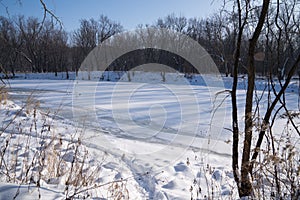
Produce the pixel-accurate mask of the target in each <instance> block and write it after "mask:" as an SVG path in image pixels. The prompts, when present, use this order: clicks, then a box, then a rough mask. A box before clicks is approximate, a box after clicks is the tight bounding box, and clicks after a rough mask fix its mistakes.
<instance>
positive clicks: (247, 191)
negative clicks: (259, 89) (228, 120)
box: [240, 0, 270, 197]
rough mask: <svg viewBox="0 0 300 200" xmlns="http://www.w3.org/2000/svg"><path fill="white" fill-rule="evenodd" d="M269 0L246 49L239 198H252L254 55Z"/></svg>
mask: <svg viewBox="0 0 300 200" xmlns="http://www.w3.org/2000/svg"><path fill="white" fill-rule="evenodd" d="M269 4H270V0H264V1H263V5H262V9H261V12H260V16H259V20H258V23H257V26H256V27H255V30H254V33H253V36H252V38H251V39H250V40H249V49H248V64H247V65H248V66H247V67H248V68H247V70H248V84H247V94H246V106H245V139H244V147H243V157H242V168H241V191H240V196H241V197H245V196H252V193H253V188H252V183H251V179H250V173H251V167H250V153H251V142H252V128H253V116H252V107H253V93H254V86H255V67H254V54H255V47H256V43H257V40H258V38H259V36H260V33H261V30H262V28H263V25H264V21H265V18H266V15H267V13H268V9H269Z"/></svg>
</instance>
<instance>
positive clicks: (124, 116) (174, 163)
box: [0, 72, 299, 199]
mask: <svg viewBox="0 0 300 200" xmlns="http://www.w3.org/2000/svg"><path fill="white" fill-rule="evenodd" d="M91 75H92V76H91ZM64 76H65V75H64V74H63V73H61V74H60V73H59V74H58V76H57V77H55V76H54V74H26V75H25V74H19V75H18V78H17V79H11V80H8V82H9V89H8V91H9V99H10V100H9V101H6V102H2V103H1V112H0V118H1V121H2V124H1V133H2V132H3V131H4V132H3V133H2V134H1V143H2V144H4V143H5V139H7V138H9V137H12V139H11V141H12V144H14V145H15V146H17V147H18V148H19V149H18V152H19V153H21V152H22V153H28V154H30V156H32V155H34V153H36V152H38V149H39V148H40V147H41V143H47V144H50V143H51V144H52V142H51V141H54V146H51V145H50V147H51V148H54V147H55V145H58V143H59V141H62V142H61V144H60V147H59V149H57V150H56V151H58V152H65V153H64V154H63V155H64V157H63V159H64V161H65V162H66V165H65V168H64V170H65V171H66V173H65V174H64V175H62V176H59V177H57V178H56V179H47V178H46V175H47V174H49V173H50V172H49V171H51V170H50V169H43V173H44V174H46V175H45V176H43V178H42V180H41V186H40V187H37V186H36V184H34V183H32V180H28V181H27V182H22V181H21V180H22V179H21V178H19V179H17V180H18V181H15V182H14V183H7V182H8V181H7V180H6V179H5V176H4V175H1V176H2V178H1V183H0V199H11V198H12V197H14V196H15V195H16V194H18V195H17V198H18V199H36V198H37V197H38V195H39V194H40V195H41V198H42V199H64V198H66V197H67V195H68V194H66V189H65V182H66V179H67V178H68V173H67V171H69V170H70V167H71V163H72V158H73V157H74V156H72V155H74V153H75V152H74V149H70V145H71V146H72V145H73V146H76V145H78V138H80V141H81V142H80V149H81V150H80V153H79V157H83V156H84V155H85V152H88V158H87V159H86V160H85V161H84V162H85V164H84V169H86V171H87V172H86V174H85V175H87V174H88V173H92V171H93V170H94V171H95V169H96V168H97V167H100V168H101V170H99V173H98V174H96V175H97V178H96V177H95V178H94V179H93V180H94V182H95V184H98V185H100V186H101V185H103V186H101V187H100V186H99V188H96V189H95V188H93V189H91V190H90V191H89V195H92V196H94V197H98V198H99V199H102V198H103V199H113V194H112V193H113V192H116V190H117V189H115V190H114V191H111V188H115V187H116V185H114V182H113V181H120V182H117V184H118V187H117V188H119V189H120V190H122V192H121V193H122V195H123V196H124V197H128V198H129V199H191V197H193V198H198V199H206V198H209V197H210V198H215V199H219V198H223V199H226V198H233V199H236V198H237V190H236V187H235V183H234V180H233V174H232V172H231V142H230V140H231V137H232V136H231V132H230V131H229V130H228V129H230V128H231V120H229V119H231V105H230V98H229V97H228V95H229V93H228V92H226V89H230V87H231V82H232V79H231V78H230V77H218V76H216V75H202V76H200V75H193V76H189V77H185V76H184V75H183V74H165V75H163V74H161V73H146V74H145V73H139V72H135V74H132V72H131V74H130V75H128V74H126V73H120V72H105V73H104V74H103V73H102V72H93V73H90V74H88V73H85V74H84V73H82V74H80V76H79V78H78V79H75V75H74V74H72V73H71V75H70V77H71V79H72V80H63V78H64ZM163 76H164V78H163ZM129 77H130V78H129ZM108 78H109V80H110V81H107V79H108ZM89 79H90V80H89ZM129 79H130V81H129ZM220 83H221V84H220ZM245 86H246V79H245V78H240V80H239V87H238V88H239V90H238V93H237V95H238V107H239V112H240V113H239V118H240V120H242V119H243V112H244V110H243V106H244V100H245ZM256 87H257V89H258V92H257V98H259V97H260V95H262V94H264V91H263V90H264V89H265V88H266V81H265V80H263V79H261V80H258V81H257V84H256ZM275 87H279V86H278V84H277V85H276V86H275ZM29 97H30V98H29ZM286 101H287V106H288V107H289V108H290V109H291V110H297V107H298V81H293V82H292V83H291V84H290V86H289V88H288V90H287V94H286ZM28 102H30V103H29V105H31V106H32V107H31V108H28V107H26V105H28ZM261 102H263V103H262V104H261V105H260V108H261V112H263V111H264V110H265V109H266V103H267V100H266V97H265V96H263V101H261ZM11 121H13V123H14V125H11V124H10V123H11ZM281 121H282V122H280V123H278V125H277V126H278V127H277V129H278V130H281V129H283V124H284V123H285V121H284V120H283V119H281ZM18 125H19V127H20V125H21V127H22V131H20V130H15V127H18ZM33 125H34V126H36V127H32V126H33ZM45 125H47V126H45ZM6 127H8V128H6ZM45 127H51V128H49V129H47V130H44V129H45ZM240 128H241V130H242V127H240ZM43 130H44V131H43ZM15 132H18V133H19V134H20V137H15V134H12V133H15ZM21 132H22V134H21ZM28 135H30V136H32V137H28ZM46 136H47V137H46ZM28 138H30V139H29V140H30V141H29V140H28ZM53 138H55V139H53ZM20 140H21V141H28V142H30V148H29V150H28V149H26V145H25V143H22V142H20ZM298 142H299V140H296V141H295V144H297V143H298ZM296 146H297V145H296ZM11 151H13V150H11ZM56 151H54V149H49V151H48V150H47V152H48V153H49V155H50V154H51V153H53V152H56ZM68 155H69V156H68ZM30 156H29V157H30ZM25 157H26V156H25ZM21 158H22V157H21ZM21 158H20V159H21ZM20 163H24V161H21V160H20ZM47 170H48V171H47ZM16 172H17V173H16V175H15V176H16V177H18V176H19V177H20V176H22V173H23V172H22V167H21V166H19V167H17V169H16ZM32 177H33V181H36V180H35V179H36V178H37V177H38V175H36V174H32ZM10 182H11V181H10ZM122 183H123V185H122ZM83 188H84V187H83ZM86 188H88V186H86ZM75 189H76V188H75ZM70 191H74V190H70ZM109 191H111V192H109ZM69 194H70V193H69ZM86 194H87V193H82V194H81V195H86ZM77 198H79V199H80V198H83V196H80V195H79V196H77Z"/></svg>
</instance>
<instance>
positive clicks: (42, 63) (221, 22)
mask: <svg viewBox="0 0 300 200" xmlns="http://www.w3.org/2000/svg"><path fill="white" fill-rule="evenodd" d="M293 2H296V1H292V0H290V1H289V0H287V1H284V2H283V3H281V4H278V5H274V6H273V7H272V6H271V8H270V9H269V11H268V14H267V19H266V23H265V24H264V26H263V29H262V34H261V35H260V37H259V39H258V42H257V47H256V52H255V66H256V71H257V73H259V74H261V75H264V76H265V75H268V74H269V73H272V74H275V75H277V76H278V77H279V78H283V77H284V75H285V73H286V72H287V71H288V69H289V68H290V67H291V65H292V63H294V60H295V57H296V55H298V54H299V52H300V48H299V47H300V37H299V29H300V28H299V27H300V13H299V12H297V11H296V10H297V9H296V3H293ZM277 6H278V7H279V9H278V8H277ZM251 9H253V10H254V12H251V13H257V15H255V14H253V15H252V16H251V18H249V19H251V21H248V22H247V24H246V26H245V31H244V32H243V35H242V37H241V46H240V58H239V66H240V69H239V73H246V72H247V70H246V67H245V66H246V64H247V47H248V44H249V34H248V33H251V31H252V30H253V26H254V24H255V23H256V21H257V20H258V17H259V16H258V14H259V10H260V9H261V8H260V7H259V6H257V7H253V8H251ZM298 9H299V8H298ZM255 10H256V12H255ZM275 10H277V11H278V12H274V11H275ZM238 19H239V18H238V13H236V11H235V9H233V10H232V11H230V10H221V11H220V12H219V13H216V14H213V15H211V16H210V17H208V18H205V19H197V18H190V19H187V18H186V17H184V16H176V15H174V14H170V15H168V16H166V17H165V18H159V19H158V20H157V21H156V22H155V23H154V24H152V25H139V26H138V27H137V28H138V29H139V28H147V27H155V28H166V29H171V30H174V31H176V32H179V33H183V34H186V35H188V36H190V37H191V38H193V39H194V40H196V41H197V42H198V43H199V44H200V45H202V46H203V47H204V48H205V49H206V50H207V51H208V53H209V54H210V55H211V57H212V58H213V60H214V61H215V63H216V64H217V66H218V68H219V70H220V72H222V73H225V74H226V75H232V69H233V65H234V55H235V50H236V48H235V47H236V41H237V37H238V24H239V22H238ZM122 31H124V28H123V26H122V25H121V24H119V23H117V22H115V21H112V20H111V19H109V18H108V17H107V16H104V15H101V16H100V17H99V18H98V19H93V18H92V19H89V20H87V19H82V20H80V26H79V28H78V29H77V30H75V31H74V32H70V33H67V32H66V31H64V30H63V29H62V27H61V26H60V25H59V24H55V23H53V22H52V21H50V20H48V21H47V20H46V21H45V22H44V23H43V25H41V22H40V20H39V19H38V18H34V17H29V18H25V17H24V16H18V17H14V18H6V17H3V16H0V70H1V71H2V72H6V73H9V74H12V75H15V73H16V72H55V73H57V72H61V71H64V72H67V73H68V71H77V70H78V69H79V67H80V64H81V63H82V61H83V60H84V58H85V57H86V56H87V55H88V53H89V52H90V51H91V50H92V49H93V48H95V47H96V46H97V45H99V44H101V43H102V42H103V41H105V40H106V39H108V38H110V37H111V36H113V35H115V34H117V33H120V32H122ZM152 51H154V50H152ZM147 52H148V54H151V53H152V54H153V53H156V54H157V52H151V51H150V50H147ZM136 53H137V52H135V54H136ZM161 55H165V56H166V55H168V54H166V53H162V54H161ZM144 57H145V58H146V57H147V55H146V54H145V53H144ZM124 58H126V56H125V57H124ZM127 58H128V61H127V62H125V61H124V60H123V61H122V62H121V61H120V60H119V61H118V62H115V63H114V64H113V65H114V68H112V67H111V66H110V68H112V69H113V70H120V69H123V70H125V69H126V68H128V66H125V65H128V64H129V63H130V64H131V65H135V66H136V65H137V63H134V62H135V61H134V59H130V56H127ZM178 59H179V60H180V59H181V58H180V57H178ZM163 60H168V58H166V57H164V56H161V57H160V60H156V61H158V62H160V63H166V62H164V61H163ZM138 62H140V61H138ZM172 62H173V61H170V63H172ZM182 62H185V61H182ZM182 62H180V63H182ZM180 63H177V65H178V66H176V67H178V70H179V71H181V72H185V73H194V72H195V71H193V68H192V67H191V66H188V65H182V64H180ZM116 64H118V65H120V66H116Z"/></svg>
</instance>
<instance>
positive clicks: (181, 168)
mask: <svg viewBox="0 0 300 200" xmlns="http://www.w3.org/2000/svg"><path fill="white" fill-rule="evenodd" d="M174 169H175V171H176V172H183V171H186V170H187V166H186V164H185V163H183V162H180V163H178V164H177V165H176V166H174Z"/></svg>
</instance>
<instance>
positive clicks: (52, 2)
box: [0, 0, 223, 31]
mask: <svg viewBox="0 0 300 200" xmlns="http://www.w3.org/2000/svg"><path fill="white" fill-rule="evenodd" d="M20 2H21V3H20ZM44 2H45V3H46V4H47V6H48V8H49V9H50V10H51V11H53V12H54V13H55V14H56V15H57V16H58V17H59V18H60V19H61V21H62V22H63V24H64V27H65V29H66V30H67V31H72V30H75V29H77V28H78V27H79V20H80V19H90V18H92V17H93V18H95V19H97V18H98V17H99V16H100V15H101V14H104V15H106V16H108V17H109V18H110V19H112V20H114V21H117V22H120V23H121V24H122V25H123V26H124V28H125V29H127V30H131V29H134V28H136V26H137V25H138V24H152V23H154V22H155V21H156V20H157V19H158V18H159V17H165V16H167V15H168V14H171V13H174V14H176V15H177V16H179V15H181V16H185V17H187V18H190V17H197V18H201V17H207V16H209V15H210V14H212V13H214V12H216V11H217V10H218V9H219V8H220V7H221V4H222V2H223V0H44ZM5 7H7V8H8V12H9V15H10V16H14V15H19V14H23V15H25V16H36V17H42V16H43V10H42V6H41V4H40V2H39V0H0V13H1V15H4V16H7V12H6V9H5Z"/></svg>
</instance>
